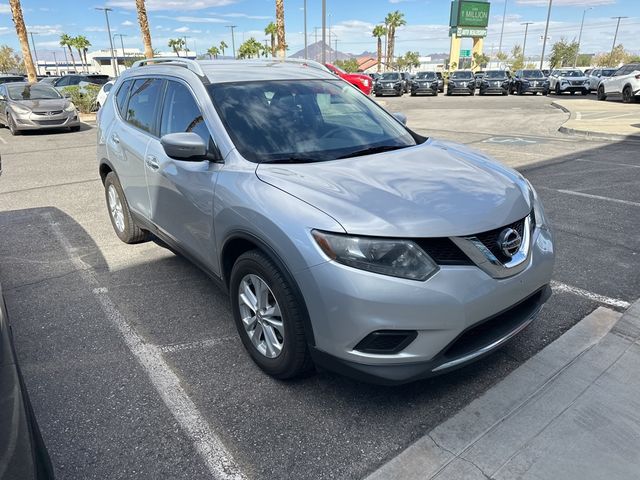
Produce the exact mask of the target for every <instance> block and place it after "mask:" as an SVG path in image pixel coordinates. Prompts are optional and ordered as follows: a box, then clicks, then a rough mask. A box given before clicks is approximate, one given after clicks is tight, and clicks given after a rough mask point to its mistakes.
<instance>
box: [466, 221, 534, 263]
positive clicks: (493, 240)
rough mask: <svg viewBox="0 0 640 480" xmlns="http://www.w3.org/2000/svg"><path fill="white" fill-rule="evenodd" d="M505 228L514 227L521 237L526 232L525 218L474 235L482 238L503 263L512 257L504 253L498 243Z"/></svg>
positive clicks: (479, 238)
mask: <svg viewBox="0 0 640 480" xmlns="http://www.w3.org/2000/svg"><path fill="white" fill-rule="evenodd" d="M505 228H513V229H514V230H515V231H516V232H518V233H519V234H520V237H522V236H523V234H524V218H523V219H522V220H518V221H517V222H514V223H511V224H509V225H505V226H503V227H500V228H496V229H495V230H489V231H488V232H483V233H478V234H476V235H474V237H476V238H477V239H478V240H480V241H481V242H482V243H483V244H484V246H485V247H487V248H488V249H489V250H490V251H491V253H493V255H494V256H495V257H496V258H497V259H498V260H500V261H501V262H502V263H506V262H508V261H509V260H511V257H507V256H506V255H505V254H504V253H502V250H501V249H500V246H499V245H498V237H499V236H500V233H502V231H503V230H504V229H505Z"/></svg>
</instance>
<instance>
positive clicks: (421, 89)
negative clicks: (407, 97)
mask: <svg viewBox="0 0 640 480" xmlns="http://www.w3.org/2000/svg"><path fill="white" fill-rule="evenodd" d="M411 93H414V94H420V93H428V94H431V95H436V94H437V93H438V85H437V84H431V85H416V84H414V85H412V86H411Z"/></svg>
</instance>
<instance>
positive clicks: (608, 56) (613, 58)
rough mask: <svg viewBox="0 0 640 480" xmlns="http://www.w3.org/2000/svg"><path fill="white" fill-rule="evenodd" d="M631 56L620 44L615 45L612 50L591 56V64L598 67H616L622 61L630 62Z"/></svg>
mask: <svg viewBox="0 0 640 480" xmlns="http://www.w3.org/2000/svg"><path fill="white" fill-rule="evenodd" d="M631 59H632V56H631V55H630V54H629V53H628V52H627V51H625V49H624V46H623V45H622V44H619V45H616V47H615V48H614V49H613V52H608V53H599V54H598V55H596V56H595V57H594V58H593V64H594V65H597V66H598V67H617V66H618V65H620V64H622V63H630V62H631V61H632V60H631Z"/></svg>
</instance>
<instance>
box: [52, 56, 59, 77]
mask: <svg viewBox="0 0 640 480" xmlns="http://www.w3.org/2000/svg"><path fill="white" fill-rule="evenodd" d="M53 62H54V63H55V64H56V75H58V76H60V67H58V59H57V58H56V51H55V50H54V51H53Z"/></svg>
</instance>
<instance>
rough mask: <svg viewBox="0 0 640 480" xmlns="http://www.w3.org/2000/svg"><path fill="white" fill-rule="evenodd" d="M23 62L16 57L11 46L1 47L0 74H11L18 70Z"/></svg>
mask: <svg viewBox="0 0 640 480" xmlns="http://www.w3.org/2000/svg"><path fill="white" fill-rule="evenodd" d="M20 62H21V58H20V57H19V56H18V55H16V53H15V52H14V51H13V48H11V47H10V46H9V45H2V46H1V47H0V72H2V73H9V72H12V71H15V70H18V65H19V64H20Z"/></svg>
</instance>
